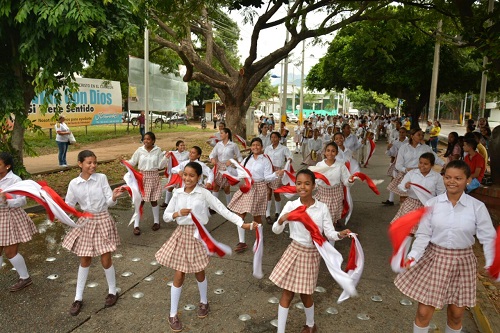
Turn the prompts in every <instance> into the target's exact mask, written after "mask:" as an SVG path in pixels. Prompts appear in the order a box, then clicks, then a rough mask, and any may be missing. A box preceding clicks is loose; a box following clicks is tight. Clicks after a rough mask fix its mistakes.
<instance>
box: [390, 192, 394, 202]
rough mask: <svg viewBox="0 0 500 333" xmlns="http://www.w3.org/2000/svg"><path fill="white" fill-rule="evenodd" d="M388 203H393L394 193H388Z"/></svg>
mask: <svg viewBox="0 0 500 333" xmlns="http://www.w3.org/2000/svg"><path fill="white" fill-rule="evenodd" d="M389 201H391V202H394V192H389Z"/></svg>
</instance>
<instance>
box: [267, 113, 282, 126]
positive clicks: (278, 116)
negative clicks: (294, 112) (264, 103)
mask: <svg viewBox="0 0 500 333" xmlns="http://www.w3.org/2000/svg"><path fill="white" fill-rule="evenodd" d="M271 115H272V116H273V118H274V122H275V123H277V124H279V123H280V122H281V114H280V113H279V112H273V113H271V114H270V115H269V116H271Z"/></svg>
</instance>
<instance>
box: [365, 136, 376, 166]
mask: <svg viewBox="0 0 500 333" xmlns="http://www.w3.org/2000/svg"><path fill="white" fill-rule="evenodd" d="M366 149H367V154H366V155H367V157H366V162H365V168H366V167H367V166H368V161H369V160H370V158H371V157H372V155H373V153H374V152H375V142H374V141H373V140H372V139H370V140H369V141H368V144H367V148H366Z"/></svg>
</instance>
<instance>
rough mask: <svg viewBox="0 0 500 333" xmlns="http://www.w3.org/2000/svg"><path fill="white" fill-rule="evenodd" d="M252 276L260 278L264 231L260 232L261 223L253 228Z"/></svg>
mask: <svg viewBox="0 0 500 333" xmlns="http://www.w3.org/2000/svg"><path fill="white" fill-rule="evenodd" d="M253 253H254V254H253V276H254V277H255V278H257V279H262V278H263V277H264V273H262V255H263V254H264V233H263V232H262V224H259V225H258V226H257V229H255V243H254V244H253Z"/></svg>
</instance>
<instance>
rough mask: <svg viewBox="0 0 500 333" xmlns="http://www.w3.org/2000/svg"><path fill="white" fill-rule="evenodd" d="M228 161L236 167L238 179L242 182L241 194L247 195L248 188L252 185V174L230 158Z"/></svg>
mask: <svg viewBox="0 0 500 333" xmlns="http://www.w3.org/2000/svg"><path fill="white" fill-rule="evenodd" d="M229 161H230V162H231V163H232V164H233V165H234V166H235V167H236V173H237V174H238V179H241V180H243V182H244V184H243V185H241V186H240V190H241V192H243V193H247V192H248V191H250V188H251V187H252V185H253V183H254V181H253V178H252V174H251V173H250V171H249V170H248V169H247V168H245V167H244V166H242V165H241V164H239V163H238V162H237V161H236V160H234V159H232V158H231V159H230V160H229Z"/></svg>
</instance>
